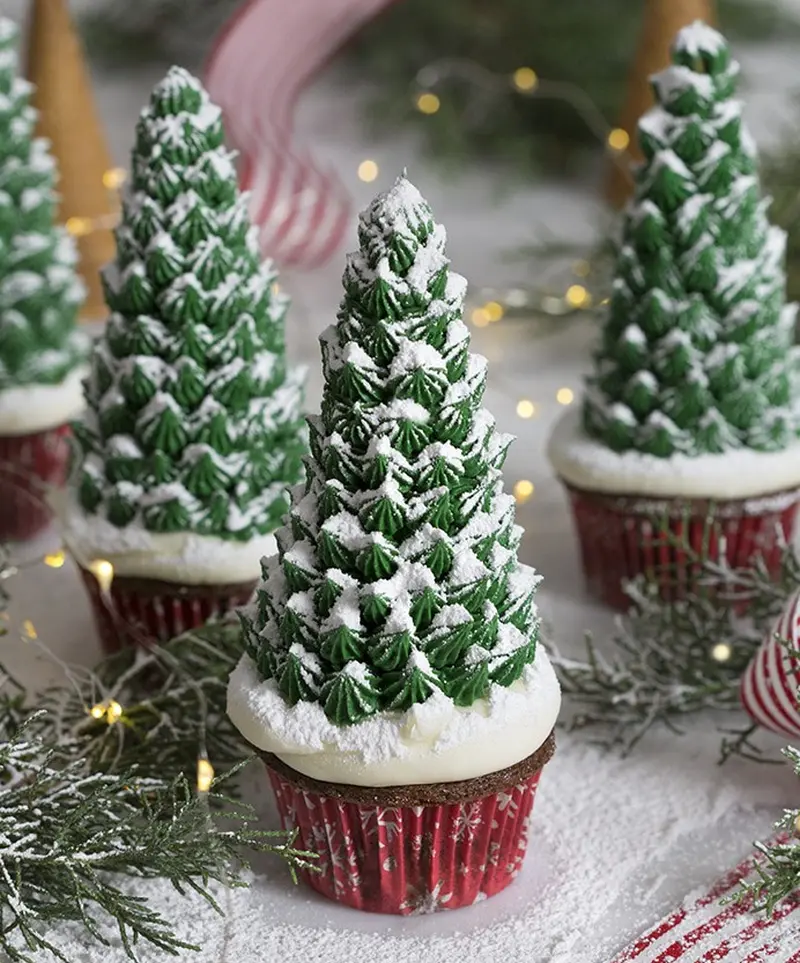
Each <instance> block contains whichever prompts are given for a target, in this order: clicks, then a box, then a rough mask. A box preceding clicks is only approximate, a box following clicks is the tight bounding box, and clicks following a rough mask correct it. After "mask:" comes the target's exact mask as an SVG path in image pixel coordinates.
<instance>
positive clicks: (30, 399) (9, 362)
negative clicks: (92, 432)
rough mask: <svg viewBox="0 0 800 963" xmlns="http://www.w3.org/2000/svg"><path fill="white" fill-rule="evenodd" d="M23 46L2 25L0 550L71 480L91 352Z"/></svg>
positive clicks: (33, 527) (44, 519) (41, 519)
mask: <svg viewBox="0 0 800 963" xmlns="http://www.w3.org/2000/svg"><path fill="white" fill-rule="evenodd" d="M17 41H18V37H17V28H16V26H15V25H14V24H13V23H12V22H11V21H9V20H6V19H4V18H2V17H0V541H2V540H7V539H23V538H28V537H30V536H32V535H35V534H36V533H37V532H38V531H40V530H41V529H43V528H44V527H46V525H47V524H48V522H49V519H50V513H49V510H48V508H47V504H46V501H45V498H44V496H45V493H46V491H47V490H48V489H49V488H50V487H51V486H60V485H62V484H63V483H64V481H65V479H66V473H67V465H68V461H69V441H68V436H69V422H70V420H71V419H72V418H74V417H75V416H76V415H77V414H79V413H80V411H81V409H82V408H83V397H82V393H81V379H82V378H83V376H84V375H85V372H86V369H85V361H86V355H87V353H88V341H87V339H86V338H85V337H83V336H82V335H81V334H79V333H78V332H77V330H76V328H75V321H76V317H77V313H78V308H79V307H80V304H81V301H82V299H83V294H84V292H83V286H82V285H81V282H80V280H79V279H78V277H77V275H76V274H75V264H76V262H77V252H76V250H75V247H74V244H73V243H72V240H71V238H70V237H69V236H68V235H67V233H66V232H65V231H64V229H63V228H61V227H56V226H55V223H54V218H55V212H56V202H57V196H56V193H55V190H54V188H55V183H56V176H57V175H56V168H55V164H54V162H53V159H52V157H51V156H50V154H49V152H48V145H47V142H46V141H45V140H42V139H40V138H34V137H33V129H34V124H35V122H36V112H35V111H34V110H33V108H32V107H31V106H30V105H29V100H30V95H31V90H32V88H31V85H30V84H29V83H27V81H25V80H22V79H21V78H20V77H19V76H18V73H17V70H18V62H17V61H18V57H17Z"/></svg>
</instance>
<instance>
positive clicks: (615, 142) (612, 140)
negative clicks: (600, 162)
mask: <svg viewBox="0 0 800 963" xmlns="http://www.w3.org/2000/svg"><path fill="white" fill-rule="evenodd" d="M630 142H631V137H630V134H629V133H628V132H627V130H623V129H622V128H621V127H615V128H614V130H612V131H611V132H610V133H609V135H608V146H609V147H610V148H611V150H616V151H623V150H627V149H628V145H629V144H630Z"/></svg>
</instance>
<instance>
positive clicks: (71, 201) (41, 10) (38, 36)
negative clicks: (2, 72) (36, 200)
mask: <svg viewBox="0 0 800 963" xmlns="http://www.w3.org/2000/svg"><path fill="white" fill-rule="evenodd" d="M27 76H28V79H29V80H30V81H31V82H32V83H33V84H35V86H36V91H35V93H34V94H33V98H32V103H33V106H34V107H36V109H37V110H38V111H39V118H38V122H37V128H36V133H37V135H39V136H41V137H46V138H47V139H48V140H49V141H50V143H51V149H52V153H53V156H54V157H55V159H56V163H57V164H58V167H59V171H60V178H59V182H58V192H59V195H60V198H61V199H60V205H59V214H58V216H59V220H60V221H61V222H62V223H65V224H68V226H69V228H70V233H72V234H74V235H75V237H76V240H77V243H78V248H79V251H80V266H79V270H80V273H81V276H82V277H83V280H84V282H85V284H86V290H87V296H86V301H85V303H84V305H83V308H82V311H81V319H82V320H85V321H95V320H98V319H101V318H103V317H104V316H105V314H106V307H105V303H104V301H103V291H102V287H101V285H100V276H99V273H98V272H99V270H100V268H101V267H102V266H103V265H104V264H106V263H107V262H108V261H110V260H111V259H112V258H113V257H114V254H115V245H114V238H113V235H112V233H111V230H110V224H111V223H113V220H114V216H115V214H116V210H117V203H116V198H115V195H114V192H113V191H112V190H110V189H109V186H108V185H109V184H112V185H113V177H114V175H113V174H110V175H109V174H108V172H109V171H112V170H113V166H114V165H113V162H112V160H111V154H110V152H109V148H108V144H107V143H106V139H105V136H104V132H103V128H102V124H101V122H100V117H99V115H98V112H97V107H96V104H95V101H94V96H93V93H92V84H91V78H90V75H89V70H88V67H87V64H86V60H85V58H84V54H83V49H82V48H81V45H80V41H79V39H78V35H77V33H76V30H75V27H74V25H73V23H72V20H71V18H70V15H69V10H68V7H67V2H66V0H32V2H31V19H30V27H29V37H28V70H27ZM104 178H105V183H104ZM97 219H101V223H103V224H104V225H105V226H101V227H97V226H96V224H95V225H94V226H92V225H91V224H90V223H89V222H94V221H96V220H97Z"/></svg>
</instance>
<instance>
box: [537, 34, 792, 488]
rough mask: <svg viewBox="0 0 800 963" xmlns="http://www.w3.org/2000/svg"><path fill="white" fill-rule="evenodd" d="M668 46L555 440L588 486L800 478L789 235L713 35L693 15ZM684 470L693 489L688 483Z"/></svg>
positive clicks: (566, 467)
mask: <svg viewBox="0 0 800 963" xmlns="http://www.w3.org/2000/svg"><path fill="white" fill-rule="evenodd" d="M672 61H673V63H672V65H671V66H670V67H668V68H667V69H666V70H664V71H662V72H661V73H659V74H656V75H655V76H654V77H653V78H652V86H653V92H654V94H655V98H656V105H655V106H654V107H653V108H652V109H651V110H650V111H649V112H648V113H647V114H645V115H644V117H642V119H641V121H640V122H639V129H638V140H639V145H640V147H641V151H642V153H643V155H644V162H643V163H642V164H641V165H640V166H639V167H638V168H637V170H636V172H635V189H634V195H633V198H632V200H631V202H630V203H629V205H628V207H627V209H626V211H625V213H624V217H623V223H622V236H621V241H620V244H619V247H618V251H617V259H616V269H615V275H614V284H613V290H612V294H611V297H610V302H609V305H608V309H607V311H606V314H605V319H604V323H603V327H602V332H601V338H600V345H599V348H598V350H597V352H596V354H595V356H594V365H593V371H592V373H591V374H590V376H589V377H588V379H587V384H586V392H585V396H584V399H583V402H582V409H581V413H580V417H579V418H578V416H576V415H575V414H572V413H570V414H569V415H568V416H567V417H566V425H567V426H568V427H564V426H563V425H562V426H560V427H559V430H558V431H557V433H556V436H555V438H554V440H553V442H552V443H551V455H552V458H553V461H554V464H555V467H556V470H557V471H558V472H559V473H560V474H562V475H563V476H564V477H565V478H566V480H567V481H570V482H572V483H574V484H577V485H581V484H585V487H588V488H601V489H603V490H610V491H614V490H616V491H631V492H634V493H636V492H638V493H641V494H646V493H650V492H651V491H653V490H656V491H657V493H659V494H670V492H669V491H666V490H665V486H666V488H669V482H663V479H670V478H673V479H674V480H675V483H676V484H677V485H678V487H679V489H680V490H679V491H674V492H672V494H676V495H677V494H691V495H709V496H713V495H722V494H725V495H727V496H728V497H736V495H742V494H751V493H764V492H767V491H769V490H772V491H778V490H780V489H782V488H786V487H789V486H791V485H794V484H796V483H800V448H798V434H799V433H800V406H798V397H800V393H798V372H800V367H799V366H798V362H799V358H798V349H797V348H796V347H795V345H794V327H795V316H796V309H797V306H796V305H794V304H790V305H787V304H786V276H785V270H784V260H785V249H786V236H785V234H784V232H783V231H781V230H780V229H779V228H777V227H772V226H770V224H769V221H768V219H767V208H768V204H769V202H768V200H766V199H762V196H761V189H760V182H759V178H758V173H757V166H756V165H757V158H756V149H755V145H754V142H753V140H752V138H751V137H750V134H749V132H748V131H747V129H746V127H745V125H744V123H743V121H742V104H741V103H740V102H739V101H738V100H736V99H734V94H735V90H736V84H737V79H738V75H739V67H738V64H737V63H736V62H735V61H733V60H732V59H731V56H730V51H729V48H728V45H727V43H726V42H725V40H724V38H723V37H722V36H721V35H720V34H719V33H717V32H716V31H715V30H712V29H711V28H710V27H707V26H706V25H705V24H702V23H699V22H698V23H695V24H694V25H692V26H690V27H687V28H686V29H684V30H682V31H681V32H680V33H679V34H678V36H677V38H676V40H675V42H674V44H673V47H672ZM581 441H583V442H585V443H586V444H584V445H583V447H581V446H580V444H579V443H580V442H581ZM592 451H593V454H591V455H590V452H592ZM729 458H730V459H731V461H730V462H728V459H729ZM589 461H593V462H594V464H593V466H591V465H590V466H589V467H587V462H589ZM659 463H661V465H660V466H659ZM715 465H716V466H718V467H716V468H715ZM734 466H735V467H734ZM781 466H782V467H781ZM592 467H593V468H594V470H593V471H592ZM690 473H691V474H692V475H693V476H694V478H695V480H696V481H697V484H698V485H699V486H700V489H702V490H696V489H694V488H692V487H691V482H690V481H689V488H687V487H686V486H687V478H686V476H687V474H690ZM731 475H735V476H736V479H731V478H730V477H729V476H731ZM651 476H658V477H657V478H655V479H654V480H653V479H651ZM659 478H660V479H661V481H659ZM603 479H606V481H607V484H605V485H604V484H603ZM736 481H738V482H739V485H738V486H737V485H736ZM650 482H652V483H650ZM731 483H733V484H732V486H731ZM623 484H624V485H625V486H626V487H622V488H621V487H620V485H623ZM631 485H635V486H636V487H635V488H634V489H631V488H630V486H631ZM753 485H755V491H754V492H751V491H748V490H747V489H748V488H752V487H753ZM765 485H766V486H767V487H766V488H764V486H765ZM742 486H743V487H742ZM770 486H772V488H770ZM720 489H722V491H720Z"/></svg>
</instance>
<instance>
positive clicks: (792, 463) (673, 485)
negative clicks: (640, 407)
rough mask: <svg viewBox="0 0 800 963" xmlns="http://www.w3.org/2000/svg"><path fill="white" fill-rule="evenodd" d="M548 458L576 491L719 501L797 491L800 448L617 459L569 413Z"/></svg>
mask: <svg viewBox="0 0 800 963" xmlns="http://www.w3.org/2000/svg"><path fill="white" fill-rule="evenodd" d="M547 456H548V458H549V459H550V462H551V464H552V465H553V468H554V469H555V472H556V474H557V475H559V476H560V477H561V478H563V479H564V481H566V482H569V483H570V484H571V485H574V486H575V487H576V488H582V489H585V490H587V491H595V492H606V493H608V494H614V495H654V496H661V497H668V498H677V497H681V496H685V497H687V498H713V499H717V500H723V499H740V498H752V497H757V496H763V495H771V494H773V493H776V492H781V491H784V490H786V489H790V488H794V487H795V486H797V487H800V442H799V443H796V444H794V445H792V446H791V447H790V448H787V449H785V450H784V451H774V452H773V451H770V452H764V451H753V450H752V449H750V448H739V449H735V450H732V451H729V452H725V454H722V455H700V456H698V457H697V458H690V457H689V456H687V455H674V456H673V457H672V458H656V457H655V456H654V455H645V454H641V453H640V452H635V451H628V452H624V453H621V454H620V453H618V452H615V451H612V450H611V449H610V448H606V447H605V445H602V444H600V442H598V441H595V440H593V439H591V438H589V437H587V435H586V434H585V433H584V431H583V428H582V426H581V416H580V411H579V410H577V409H572V408H571V409H569V410H568V411H566V412H565V413H564V415H563V416H562V417H561V418H560V419H559V421H558V422H557V423H556V426H555V428H554V429H553V432H552V434H551V436H550V440H549V442H548V445H547Z"/></svg>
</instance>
